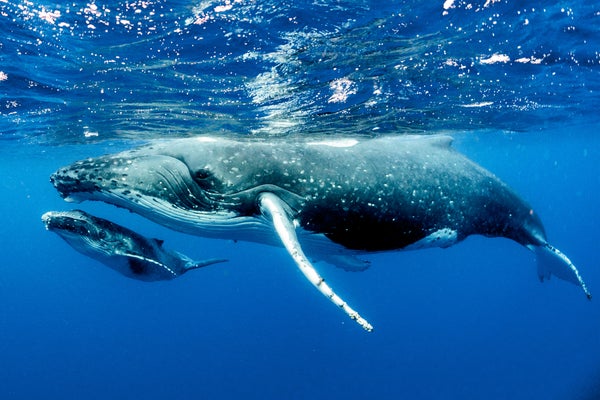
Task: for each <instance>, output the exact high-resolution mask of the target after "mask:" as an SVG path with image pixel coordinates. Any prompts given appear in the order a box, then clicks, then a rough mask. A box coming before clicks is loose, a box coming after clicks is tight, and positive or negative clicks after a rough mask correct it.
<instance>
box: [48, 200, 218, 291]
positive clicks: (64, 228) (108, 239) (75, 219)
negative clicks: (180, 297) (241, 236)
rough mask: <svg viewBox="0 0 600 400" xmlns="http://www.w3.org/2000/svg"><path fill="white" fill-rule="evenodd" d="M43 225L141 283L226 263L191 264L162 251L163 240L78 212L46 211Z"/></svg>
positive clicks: (178, 254) (178, 255)
mask: <svg viewBox="0 0 600 400" xmlns="http://www.w3.org/2000/svg"><path fill="white" fill-rule="evenodd" d="M42 221H43V223H44V225H45V226H46V229H48V230H49V231H52V232H54V233H56V234H58V235H59V236H60V237H61V238H63V239H64V240H65V241H66V242H67V243H68V244H70V245H71V246H72V247H73V248H74V249H75V250H77V251H79V252H80V253H83V254H85V255H87V256H89V257H92V258H94V259H96V260H98V261H100V262H102V263H103V264H105V265H107V266H109V267H110V268H112V269H114V270H115V271H117V272H119V273H121V274H123V275H125V276H127V277H129V278H133V279H137V280H141V281H148V282H149V281H159V280H169V279H174V278H176V277H178V276H180V275H182V274H184V273H186V272H187V271H189V270H191V269H195V268H200V267H205V266H207V265H211V264H215V263H219V262H223V261H226V260H224V259H208V260H204V261H194V260H192V259H190V258H188V257H187V256H185V255H183V254H181V253H178V252H175V251H170V250H167V249H165V248H163V241H162V240H159V239H149V238H146V237H144V236H142V235H140V234H138V233H136V232H134V231H132V230H129V229H127V228H125V227H122V226H120V225H117V224H115V223H113V222H110V221H107V220H105V219H102V218H98V217H94V216H92V215H90V214H87V213H85V212H83V211H81V210H72V211H48V212H47V213H45V214H44V215H42Z"/></svg>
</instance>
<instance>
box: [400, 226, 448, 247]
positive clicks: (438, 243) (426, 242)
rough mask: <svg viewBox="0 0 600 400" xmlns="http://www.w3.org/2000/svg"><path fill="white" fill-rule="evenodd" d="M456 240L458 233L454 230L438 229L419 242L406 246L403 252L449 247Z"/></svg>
mask: <svg viewBox="0 0 600 400" xmlns="http://www.w3.org/2000/svg"><path fill="white" fill-rule="evenodd" d="M457 239H458V232H456V231H455V230H454V229H450V228H443V229H438V230H437V231H435V232H433V233H430V234H429V235H427V236H426V237H424V238H423V239H421V240H419V241H418V242H415V243H413V244H411V245H410V246H406V248H405V250H419V249H426V248H429V247H442V248H446V247H450V246H452V245H453V244H455V243H456V241H457Z"/></svg>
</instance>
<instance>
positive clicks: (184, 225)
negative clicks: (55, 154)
mask: <svg viewBox="0 0 600 400" xmlns="http://www.w3.org/2000/svg"><path fill="white" fill-rule="evenodd" d="M450 144H451V139H450V138H448V137H407V136H397V137H380V138H375V139H358V138H341V139H326V140H323V141H310V140H300V139H299V140H293V139H290V138H282V139H274V138H269V139H267V140H259V139H246V138H243V139H224V138H211V137H196V138H187V139H177V140H168V141H161V142H156V143H153V144H150V145H147V146H144V147H141V148H138V149H135V150H130V151H125V152H122V153H119V154H115V155H108V156H103V157H98V158H90V159H87V160H82V161H78V162H76V163H74V164H72V165H70V166H68V167H65V168H61V169H59V170H58V171H57V172H56V173H54V174H53V175H52V177H51V181H52V182H53V184H54V186H55V187H56V189H57V190H58V191H59V193H60V194H61V195H62V196H63V197H64V198H65V199H66V200H70V201H82V200H101V201H105V202H108V203H112V204H115V205H117V206H120V207H125V208H127V209H130V210H132V211H134V212H137V213H139V214H141V215H143V216H145V217H147V218H149V219H151V220H154V221H155V222H158V223H160V224H163V225H166V226H169V227H171V228H173V229H176V230H180V231H184V232H188V233H193V234H197V235H201V236H211V237H221V238H228V239H235V240H251V241H257V242H261V243H267V244H277V243H278V242H280V243H283V245H284V246H285V248H286V249H287V250H288V252H289V253H290V255H291V256H292V258H293V259H294V261H295V262H296V264H297V265H298V267H299V268H300V269H301V270H302V272H303V273H304V274H305V276H306V277H307V278H308V279H309V280H310V281H311V283H312V284H313V285H315V286H316V287H317V288H318V289H319V290H320V291H321V292H322V293H323V294H325V295H326V296H327V297H329V298H330V299H331V301H333V302H334V303H335V304H337V305H338V306H340V307H341V308H342V309H343V310H344V311H345V312H346V313H347V314H348V315H349V316H350V317H351V318H353V319H355V320H356V321H357V322H358V323H359V324H360V325H361V326H363V327H364V328H365V329H367V330H370V329H371V325H370V324H369V323H368V322H367V321H366V320H364V319H363V318H362V317H360V315H359V314H358V313H357V312H356V311H354V310H353V309H351V308H350V307H349V306H348V305H347V304H346V303H345V302H344V301H343V300H342V299H341V298H339V297H338V296H337V295H336V294H335V293H334V292H333V290H332V289H331V288H330V287H329V286H328V285H327V284H326V283H325V282H324V281H323V279H322V278H321V277H320V276H319V274H318V273H317V272H316V270H315V269H314V267H313V266H312V264H311V263H310V261H309V260H308V258H307V257H306V255H305V251H306V252H307V253H308V254H309V255H310V256H311V257H313V258H315V259H321V260H325V261H328V262H332V263H336V264H338V265H339V264H341V265H342V266H344V267H347V268H348V267H356V268H364V267H365V266H366V264H365V263H364V262H363V261H361V260H359V259H358V258H356V257H355V256H357V255H360V254H364V253H368V252H376V251H386V250H396V249H398V250H399V249H417V248H420V247H426V246H439V247H447V246H450V245H452V244H454V243H456V242H459V241H461V240H462V239H464V238H465V237H467V236H469V235H472V234H480V235H485V236H489V237H506V238H509V239H512V240H514V241H516V242H518V243H520V244H522V245H523V246H526V247H528V248H529V249H531V250H533V251H535V252H536V254H537V255H538V275H539V277H540V279H541V280H543V279H547V278H549V277H550V275H556V276H557V277H559V278H561V279H565V280H568V281H570V282H573V283H575V284H576V285H579V286H581V287H582V289H583V291H584V292H585V293H586V295H587V296H588V297H590V294H589V292H588V290H587V288H586V286H585V283H584V282H583V280H582V279H581V277H580V275H579V273H578V271H577V269H576V268H575V266H574V265H573V263H571V261H570V260H569V259H568V258H567V257H566V256H565V255H564V254H562V253H561V252H560V251H559V250H558V249H556V248H554V247H553V246H551V245H550V244H548V242H547V240H546V235H545V232H544V228H543V226H542V223H541V221H540V219H539V218H538V216H537V214H536V213H535V212H534V211H533V209H532V208H531V207H530V206H529V205H528V204H527V203H526V202H524V201H523V200H521V199H520V198H519V197H518V196H517V194H515V192H513V190H511V189H510V188H509V187H508V186H507V185H506V184H504V183H503V182H501V181H500V180H499V179H498V178H496V177H495V176H494V175H493V174H491V173H490V172H488V171H487V170H485V169H483V168H482V167H480V166H478V165H477V164H475V163H474V162H472V161H470V160H469V159H467V158H466V157H465V156H463V155H461V154H460V153H458V152H456V151H454V150H453V149H452V148H451V146H450ZM273 232H275V233H276V235H274V234H273ZM278 238H279V240H278Z"/></svg>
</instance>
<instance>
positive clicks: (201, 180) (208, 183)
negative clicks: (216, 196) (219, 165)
mask: <svg viewBox="0 0 600 400" xmlns="http://www.w3.org/2000/svg"><path fill="white" fill-rule="evenodd" d="M192 178H193V179H194V182H196V184H197V185H198V186H200V188H201V189H204V190H215V189H216V188H217V187H218V186H219V185H218V179H216V177H215V176H214V174H213V173H212V172H211V171H209V170H207V169H199V170H197V171H196V172H194V175H193V177H192Z"/></svg>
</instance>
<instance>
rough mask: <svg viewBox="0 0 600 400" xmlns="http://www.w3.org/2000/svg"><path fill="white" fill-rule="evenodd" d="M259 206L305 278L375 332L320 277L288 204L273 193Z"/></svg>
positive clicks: (262, 196)
mask: <svg viewBox="0 0 600 400" xmlns="http://www.w3.org/2000/svg"><path fill="white" fill-rule="evenodd" d="M259 204H260V209H261V212H262V214H263V215H264V216H265V217H266V218H268V219H269V220H270V221H271V222H272V223H273V226H274V228H275V231H276V232H277V235H278V236H279V239H281V242H282V243H283V245H284V247H285V248H286V250H287V251H288V253H290V255H291V256H292V258H293V259H294V262H295V263H296V265H297V266H298V268H299V269H300V271H302V273H303V274H304V276H305V277H306V278H307V279H308V280H309V281H310V283H312V284H313V286H315V287H316V288H317V289H318V290H319V292H321V293H322V294H323V295H324V296H325V297H327V298H328V299H329V300H330V301H331V302H332V303H333V304H335V305H337V306H338V307H340V308H341V309H342V310H344V312H345V313H346V314H347V315H348V316H349V317H350V318H352V319H353V320H355V321H356V322H357V323H358V324H359V325H360V326H362V327H363V329H365V330H366V331H368V332H371V331H372V330H373V326H372V325H371V324H370V323H369V322H368V321H367V320H365V319H364V318H362V317H361V316H360V315H359V314H358V312H356V311H354V310H353V309H352V308H351V307H350V306H348V304H347V303H346V302H345V301H344V300H342V298H341V297H340V296H338V295H337V294H336V293H335V292H334V291H333V289H331V287H330V286H329V285H328V284H327V283H326V282H325V279H323V278H322V277H321V275H319V273H318V272H317V270H316V269H315V267H314V266H313V265H312V264H311V262H310V261H309V260H308V258H307V257H306V255H305V254H304V251H302V247H301V246H300V243H299V242H298V237H297V235H296V230H295V228H294V223H293V221H292V219H291V218H290V215H289V212H288V211H287V210H286V209H288V208H289V207H288V206H287V204H286V203H285V202H284V201H283V200H281V199H280V198H279V197H277V196H276V195H275V194H273V193H269V192H264V193H261V195H260V197H259Z"/></svg>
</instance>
